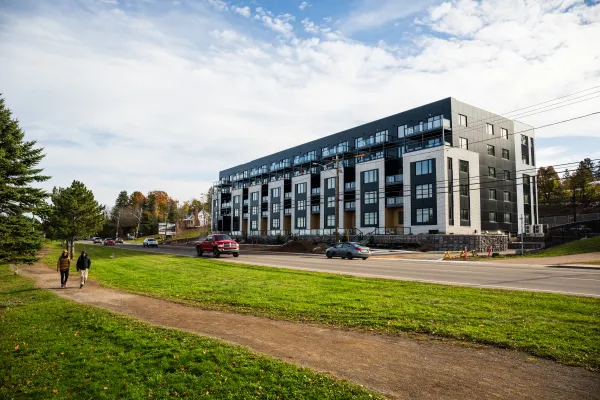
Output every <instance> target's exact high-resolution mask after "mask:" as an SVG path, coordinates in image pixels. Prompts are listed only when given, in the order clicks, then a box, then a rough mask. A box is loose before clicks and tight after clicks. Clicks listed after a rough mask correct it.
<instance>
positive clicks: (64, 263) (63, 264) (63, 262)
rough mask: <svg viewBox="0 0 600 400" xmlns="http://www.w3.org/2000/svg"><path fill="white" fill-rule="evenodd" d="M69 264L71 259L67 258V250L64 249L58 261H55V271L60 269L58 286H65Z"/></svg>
mask: <svg viewBox="0 0 600 400" xmlns="http://www.w3.org/2000/svg"><path fill="white" fill-rule="evenodd" d="M70 266H71V260H70V259H69V251H68V250H67V249H64V250H63V252H62V254H61V255H60V257H58V262H57V263H56V272H59V271H60V287H61V288H66V287H67V280H68V279H69V267H70Z"/></svg>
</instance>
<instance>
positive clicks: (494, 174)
mask: <svg viewBox="0 0 600 400" xmlns="http://www.w3.org/2000/svg"><path fill="white" fill-rule="evenodd" d="M488 173H489V175H490V176H491V177H492V178H495V177H496V168H494V167H488Z"/></svg>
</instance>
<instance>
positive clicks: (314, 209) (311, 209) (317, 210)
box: [310, 206, 321, 214]
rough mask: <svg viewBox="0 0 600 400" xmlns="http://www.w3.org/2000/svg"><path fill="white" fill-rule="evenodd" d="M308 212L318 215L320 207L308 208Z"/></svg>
mask: <svg viewBox="0 0 600 400" xmlns="http://www.w3.org/2000/svg"><path fill="white" fill-rule="evenodd" d="M310 212H311V213H313V214H319V213H320V212H321V206H310Z"/></svg>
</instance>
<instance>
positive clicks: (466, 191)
mask: <svg viewBox="0 0 600 400" xmlns="http://www.w3.org/2000/svg"><path fill="white" fill-rule="evenodd" d="M460 195H461V196H468V195H469V185H460Z"/></svg>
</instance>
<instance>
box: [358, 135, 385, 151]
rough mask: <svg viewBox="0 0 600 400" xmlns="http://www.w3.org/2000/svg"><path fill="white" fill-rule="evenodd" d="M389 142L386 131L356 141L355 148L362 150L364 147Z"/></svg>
mask: <svg viewBox="0 0 600 400" xmlns="http://www.w3.org/2000/svg"><path fill="white" fill-rule="evenodd" d="M389 140H390V137H389V135H388V133H387V131H381V132H378V133H377V134H376V135H375V136H370V137H368V138H360V139H356V148H357V149H362V148H365V147H370V146H375V145H378V144H383V143H386V142H388V141H389Z"/></svg>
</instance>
